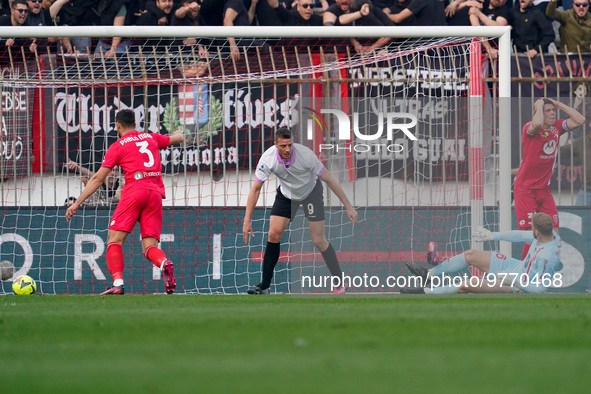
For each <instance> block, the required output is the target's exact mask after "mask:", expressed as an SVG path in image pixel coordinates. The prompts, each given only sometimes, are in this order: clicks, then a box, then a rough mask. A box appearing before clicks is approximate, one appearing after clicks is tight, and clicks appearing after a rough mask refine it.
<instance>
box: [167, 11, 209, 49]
mask: <svg viewBox="0 0 591 394" xmlns="http://www.w3.org/2000/svg"><path fill="white" fill-rule="evenodd" d="M200 9H201V5H200V4H199V3H198V2H197V1H195V0H184V1H183V5H182V6H180V7H179V8H177V10H176V11H175V12H174V15H173V16H172V25H173V26H200V25H204V24H205V23H204V22H203V21H202V20H201V17H200V16H199V10H200ZM196 43H197V40H196V39H195V38H187V39H186V40H184V41H183V45H195V44H196ZM198 53H199V57H201V58H207V57H208V54H207V50H206V49H205V47H204V46H203V45H198Z"/></svg>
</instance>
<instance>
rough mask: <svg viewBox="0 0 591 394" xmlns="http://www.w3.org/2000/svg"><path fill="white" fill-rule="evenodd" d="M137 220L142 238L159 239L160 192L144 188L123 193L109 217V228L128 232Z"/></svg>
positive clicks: (160, 219)
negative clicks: (111, 215)
mask: <svg viewBox="0 0 591 394" xmlns="http://www.w3.org/2000/svg"><path fill="white" fill-rule="evenodd" d="M138 221H139V222H140V230H141V233H142V238H146V237H154V238H156V239H157V240H158V241H160V234H161V233H162V195H161V194H160V193H158V192H157V191H154V190H146V189H139V190H133V191H132V192H131V193H123V195H122V197H121V201H119V203H118V204H117V208H115V212H114V213H113V217H112V218H111V224H109V230H117V231H126V232H128V233H130V232H131V231H132V230H133V228H134V226H135V224H136V222H138Z"/></svg>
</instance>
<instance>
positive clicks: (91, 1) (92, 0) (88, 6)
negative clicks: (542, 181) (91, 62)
mask: <svg viewBox="0 0 591 394" xmlns="http://www.w3.org/2000/svg"><path fill="white" fill-rule="evenodd" d="M96 3H97V0H70V1H68V2H66V4H65V5H64V6H63V7H62V8H61V10H60V12H59V14H58V16H57V18H56V22H57V24H59V25H63V26H93V25H96V24H97V22H98V16H97V14H96V11H95V10H94V7H95V5H96ZM59 47H65V51H67V52H68V53H72V52H73V50H72V49H76V51H78V52H81V53H88V51H89V50H90V49H91V48H92V38H91V37H71V38H69V42H68V41H63V40H62V44H61V45H58V48H59Z"/></svg>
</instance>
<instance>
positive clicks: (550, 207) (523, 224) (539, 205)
mask: <svg viewBox="0 0 591 394" xmlns="http://www.w3.org/2000/svg"><path fill="white" fill-rule="evenodd" d="M536 212H542V213H547V214H548V215H550V217H551V218H552V223H553V224H554V228H558V227H559V222H558V209H556V203H555V202H554V197H553V196H552V191H551V190H550V186H548V187H547V188H545V189H526V188H524V189H522V188H520V187H518V186H515V215H516V216H517V228H518V229H520V230H531V218H532V216H533V214H534V213H536Z"/></svg>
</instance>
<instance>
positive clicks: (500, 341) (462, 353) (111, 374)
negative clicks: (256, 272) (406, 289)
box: [0, 295, 591, 394]
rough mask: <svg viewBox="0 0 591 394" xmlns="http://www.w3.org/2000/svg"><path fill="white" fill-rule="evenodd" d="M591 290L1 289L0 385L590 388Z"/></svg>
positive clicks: (38, 388)
mask: <svg viewBox="0 0 591 394" xmlns="http://www.w3.org/2000/svg"><path fill="white" fill-rule="evenodd" d="M590 373H591V298H589V297H587V296H585V295H578V296H574V295H573V296H565V295H545V296H542V297H531V298H530V297H527V296H525V297H524V296H510V297H496V298H491V297H479V296H474V295H472V296H456V297H442V298H435V297H429V296H414V297H413V296H407V297H405V296H397V295H391V296H377V297H359V296H350V295H347V296H343V297H320V296H313V297H312V296H311V297H304V296H290V295H273V296H197V295H187V296H177V295H174V296H155V295H125V296H122V297H119V296H109V297H99V296H38V295H33V296H21V297H17V296H0V392H3V393H24V392H32V393H95V392H96V393H105V392H109V393H110V392H112V393H116V392H117V393H136V392H137V393H171V394H172V393H197V392H199V393H259V392H276V393H331V392H347V393H376V392H384V393H386V392H387V393H398V392H405V393H408V392H411V393H412V392H416V393H428V392H431V393H588V392H591V391H590V388H591V383H590V381H591V380H590V379H591V376H590Z"/></svg>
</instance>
